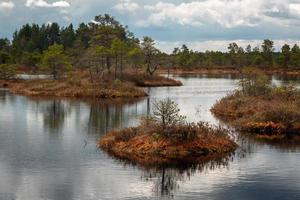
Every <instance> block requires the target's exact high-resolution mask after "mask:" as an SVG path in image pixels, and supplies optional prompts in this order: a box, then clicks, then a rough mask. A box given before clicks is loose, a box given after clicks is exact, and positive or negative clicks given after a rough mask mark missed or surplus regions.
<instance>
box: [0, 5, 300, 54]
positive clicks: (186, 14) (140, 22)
mask: <svg viewBox="0 0 300 200" xmlns="http://www.w3.org/2000/svg"><path fill="white" fill-rule="evenodd" d="M104 13H109V14H111V15H113V16H114V17H115V18H116V19H117V20H118V21H120V22H122V23H123V24H126V25H128V26H129V29H130V30H131V31H132V32H133V33H134V34H135V36H137V37H139V38H142V37H143V36H150V37H152V38H153V39H154V40H155V41H156V44H157V46H158V47H159V48H160V49H161V50H163V51H165V52H170V51H172V49H173V48H174V47H177V46H181V45H182V44H187V45H188V46H189V47H190V48H191V49H194V50H198V51H205V50H220V51H226V50H227V46H228V44H229V43H231V42H237V43H238V44H239V45H240V46H243V47H245V46H246V45H247V44H251V45H252V46H256V45H259V44H260V43H261V41H262V40H263V39H266V38H268V39H272V40H274V42H275V47H276V49H280V47H281V46H282V45H283V44H284V43H288V44H294V43H298V44H300V0H198V1H196V0H172V1H171V0H166V1H162V0H109V1H108V0H0V37H8V38H9V39H11V37H12V33H13V32H14V31H15V30H16V29H19V28H20V27H21V26H22V25H23V24H26V23H38V24H42V23H51V22H58V23H59V24H61V25H62V26H66V25H68V24H69V23H73V24H74V25H78V24H79V23H81V22H85V23H87V22H90V21H91V20H92V19H93V18H94V16H96V15H99V14H104Z"/></svg>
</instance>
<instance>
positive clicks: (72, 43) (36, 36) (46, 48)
mask: <svg viewBox="0 0 300 200" xmlns="http://www.w3.org/2000/svg"><path fill="white" fill-rule="evenodd" d="M154 46H155V41H154V40H153V39H151V38H150V37H144V38H143V39H142V40H141V41H140V40H139V39H138V38H136V37H135V36H134V34H133V33H132V32H130V31H129V29H128V27H127V26H124V25H122V24H120V23H119V22H118V21H117V20H116V19H114V18H113V17H112V16H110V15H108V14H105V15H99V16H96V17H95V19H94V20H93V22H90V23H88V24H86V23H81V24H79V26H78V28H77V29H75V28H74V27H73V25H72V24H70V25H69V26H67V27H60V26H59V25H58V24H57V23H51V24H44V25H41V26H40V25H37V24H31V25H30V24H26V25H24V26H22V27H21V29H20V30H18V31H16V32H15V33H14V34H13V38H12V40H11V41H10V40H8V39H5V38H4V39H0V65H2V67H0V68H2V70H10V67H8V66H10V65H14V66H16V67H18V68H19V67H21V68H22V69H23V70H26V71H28V72H36V71H37V70H39V69H40V67H41V66H51V67H52V68H53V66H58V65H61V66H65V67H66V68H69V67H70V66H72V67H74V68H84V69H85V68H90V67H95V66H97V70H100V69H101V70H106V71H109V72H111V71H112V70H113V71H114V72H115V73H117V71H119V72H121V73H122V71H123V68H125V67H126V69H129V67H130V69H133V70H140V69H145V72H146V73H147V74H149V75H152V74H153V73H154V72H155V71H156V70H157V69H158V67H162V68H168V67H172V68H173V67H176V68H181V69H186V70H189V69H192V68H213V67H221V68H241V67H247V66H255V67H259V68H262V69H275V68H280V69H287V70H297V69H300V48H299V46H298V45H297V44H295V45H294V46H289V45H287V44H285V45H284V46H283V47H282V49H281V51H280V52H275V49H274V43H273V41H271V40H269V39H266V40H264V41H263V42H262V45H261V46H256V47H251V46H250V45H248V46H247V48H246V49H244V48H242V47H240V46H239V45H238V44H236V43H231V44H229V46H228V52H220V51H206V52H197V51H193V50H191V49H189V48H188V47H187V46H186V45H182V47H179V48H175V49H174V51H173V52H172V53H170V54H167V53H164V52H161V51H160V50H159V49H157V48H155V47H154ZM51 59H52V60H51ZM53 59H54V60H53ZM56 59H57V60H58V61H59V63H55V62H56ZM4 65H5V67H4ZM42 68H43V67H42ZM0 71H1V69H0ZM51 73H52V74H53V75H58V73H59V69H52V70H51ZM6 74H7V73H6Z"/></svg>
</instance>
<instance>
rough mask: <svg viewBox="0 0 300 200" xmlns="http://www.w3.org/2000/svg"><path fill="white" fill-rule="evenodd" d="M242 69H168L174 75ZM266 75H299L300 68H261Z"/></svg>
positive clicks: (206, 73)
mask: <svg viewBox="0 0 300 200" xmlns="http://www.w3.org/2000/svg"><path fill="white" fill-rule="evenodd" d="M242 69H243V68H241V69H236V68H229V69H227V68H211V69H210V68H201V69H197V68H191V69H187V70H183V69H174V68H172V69H170V71H169V73H170V74H174V75H230V74H231V75H238V74H241V73H242ZM262 71H264V72H265V73H266V74H267V75H291V76H300V70H285V69H265V70H262ZM158 73H159V74H168V69H160V70H158Z"/></svg>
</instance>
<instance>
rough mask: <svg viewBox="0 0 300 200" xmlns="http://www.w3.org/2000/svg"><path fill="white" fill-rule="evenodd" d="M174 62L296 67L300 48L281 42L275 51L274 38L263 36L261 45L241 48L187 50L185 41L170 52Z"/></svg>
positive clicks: (194, 65)
mask: <svg viewBox="0 0 300 200" xmlns="http://www.w3.org/2000/svg"><path fill="white" fill-rule="evenodd" d="M170 56H171V57H172V58H173V60H174V61H173V62H174V66H177V67H183V68H197V67H205V68H210V67H234V68H241V67H248V66H254V67H259V68H263V69H272V68H284V69H300V48H299V46H298V45H297V44H295V45H294V46H292V47H291V46H289V45H288V44H285V45H284V46H283V47H282V48H281V51H280V52H275V48H274V42H273V41H271V40H268V39H266V40H264V41H263V43H262V45H261V46H256V47H254V48H253V47H251V45H248V46H247V47H246V48H245V49H244V48H243V47H241V46H238V44H236V43H231V44H229V46H228V52H220V51H206V52H204V53H203V52H197V51H193V50H190V49H189V48H188V47H187V46H186V45H182V47H181V48H175V49H174V51H173V53H172V54H171V55H170Z"/></svg>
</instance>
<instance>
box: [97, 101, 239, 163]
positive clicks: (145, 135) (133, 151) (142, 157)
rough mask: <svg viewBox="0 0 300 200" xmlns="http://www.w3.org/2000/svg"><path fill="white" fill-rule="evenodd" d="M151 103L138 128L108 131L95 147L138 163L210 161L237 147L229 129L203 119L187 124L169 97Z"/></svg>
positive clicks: (228, 153)
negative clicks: (150, 110)
mask: <svg viewBox="0 0 300 200" xmlns="http://www.w3.org/2000/svg"><path fill="white" fill-rule="evenodd" d="M153 106H154V111H153V115H152V116H150V117H147V118H144V119H143V120H142V121H141V124H140V125H139V126H138V127H134V128H125V129H123V130H118V131H112V132H110V133H108V134H107V135H105V136H104V137H103V138H101V139H100V140H99V142H98V145H99V147H100V148H101V149H103V150H104V151H106V152H108V153H109V154H110V155H113V156H115V157H117V158H121V159H126V160H130V161H132V162H134V163H136V164H139V165H141V166H157V165H175V164H176V163H184V162H193V163H195V162H197V161H199V162H200V161H202V160H203V159H205V160H207V159H211V160H213V159H214V157H218V158H219V157H220V156H224V157H226V156H228V155H230V154H231V153H233V152H234V151H235V149H236V148H237V144H236V143H235V142H234V141H233V140H231V139H230V136H229V133H230V131H229V130H227V129H225V128H222V127H217V126H211V125H209V124H207V123H204V122H198V123H187V122H186V121H185V117H183V116H181V115H179V109H178V107H177V104H176V103H174V102H172V101H171V100H169V99H167V100H163V101H159V102H154V103H153Z"/></svg>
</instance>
